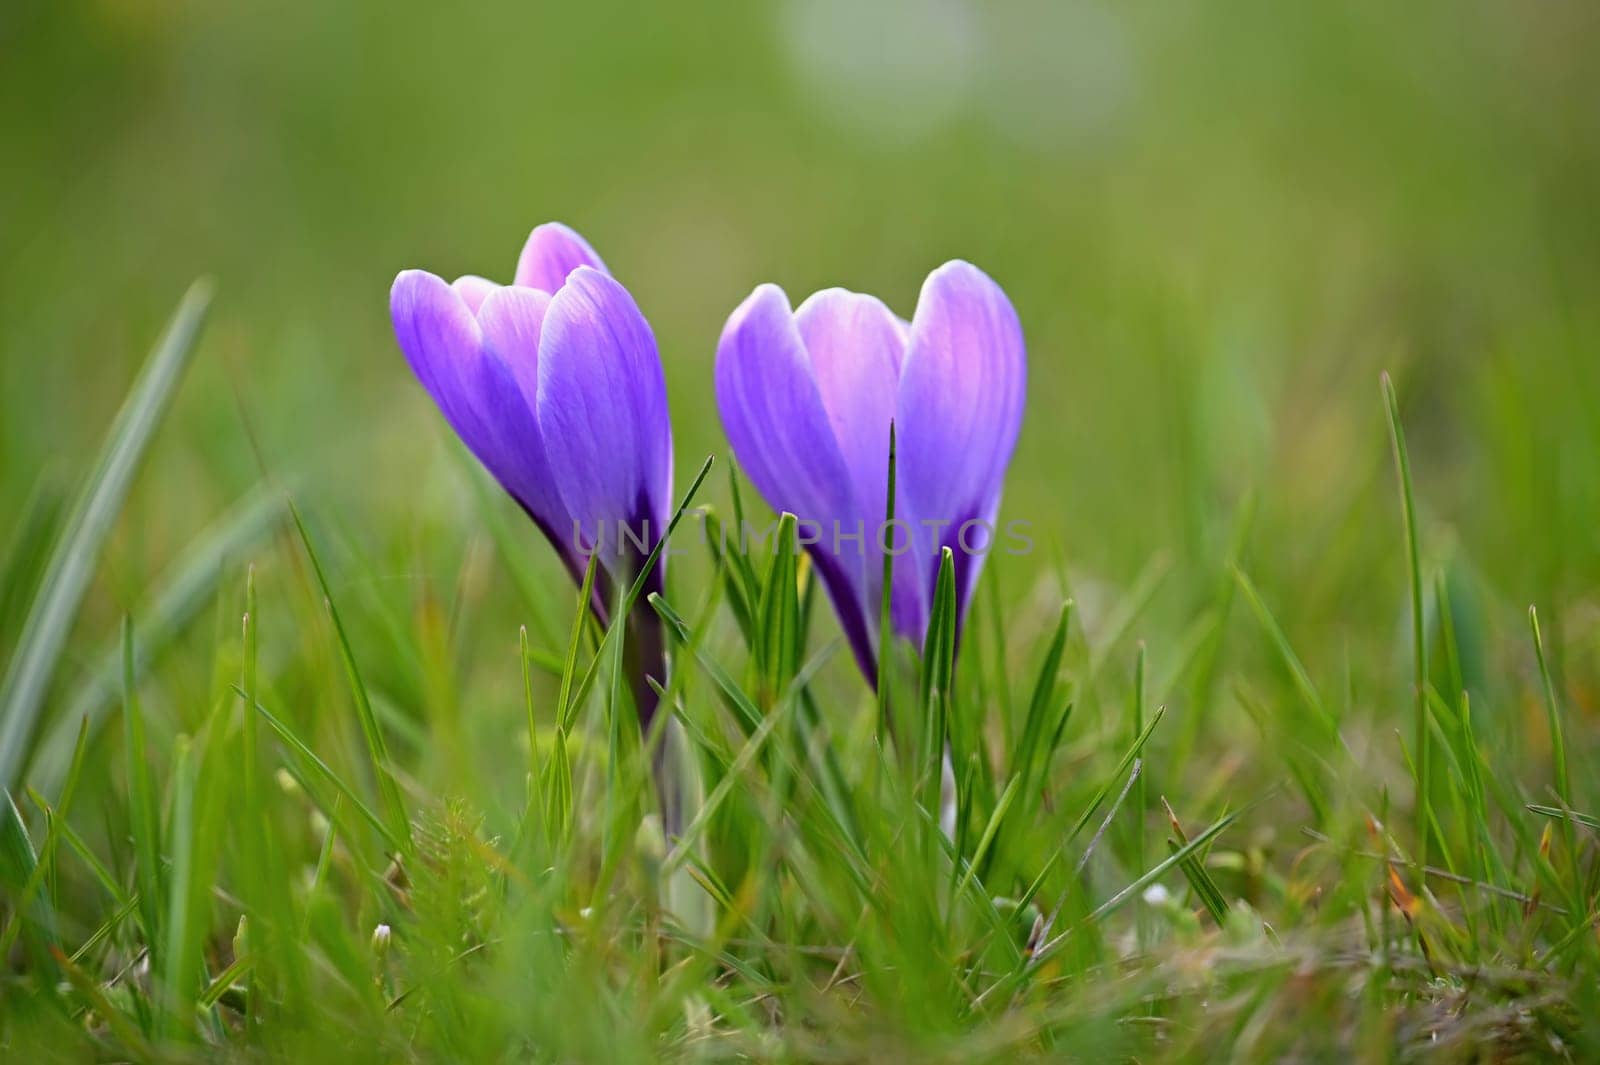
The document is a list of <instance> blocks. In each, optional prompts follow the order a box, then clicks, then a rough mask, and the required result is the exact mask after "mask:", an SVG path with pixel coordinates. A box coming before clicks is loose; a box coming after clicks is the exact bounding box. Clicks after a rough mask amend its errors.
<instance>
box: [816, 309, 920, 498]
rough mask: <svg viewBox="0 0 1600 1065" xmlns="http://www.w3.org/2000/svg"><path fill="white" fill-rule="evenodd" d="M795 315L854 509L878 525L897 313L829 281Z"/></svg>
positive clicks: (898, 353) (901, 349) (900, 346)
mask: <svg viewBox="0 0 1600 1065" xmlns="http://www.w3.org/2000/svg"><path fill="white" fill-rule="evenodd" d="M794 322H795V326H796V328H797V329H798V330H799V332H800V339H801V340H802V341H803V342H804V343H805V347H806V353H807V354H808V355H809V356H810V358H811V369H812V373H813V374H814V375H815V377H816V381H817V390H818V392H819V393H820V394H821V396H822V405H823V407H824V409H826V411H827V413H828V424H829V426H830V427H831V428H832V431H833V438H834V440H835V441H836V442H837V443H838V445H839V454H840V456H841V457H842V458H843V459H844V464H845V468H846V469H847V470H848V471H849V476H850V487H851V491H852V492H853V494H854V496H855V510H856V513H857V514H858V515H859V516H860V517H862V518H865V519H866V520H867V521H868V522H869V523H871V524H872V525H876V524H877V523H879V522H881V521H883V513H884V502H885V500H884V491H885V489H886V488H887V486H888V473H889V423H890V422H891V421H893V420H894V415H895V397H896V391H897V389H898V386H899V383H900V363H901V360H902V359H903V358H904V356H905V342H904V340H903V339H902V337H901V335H900V331H899V329H898V328H897V326H896V324H895V317H894V315H893V314H892V313H890V311H889V308H887V307H885V306H884V305H883V304H882V302H880V301H879V300H877V299H875V298H874V297H872V296H863V295H860V294H858V293H854V292H847V291H845V290H844V289H839V288H831V289H826V290H824V291H822V292H818V293H817V294H815V295H814V296H812V297H811V298H809V299H807V300H806V301H805V302H804V303H802V304H801V305H800V308H799V309H798V310H797V311H795V315H794Z"/></svg>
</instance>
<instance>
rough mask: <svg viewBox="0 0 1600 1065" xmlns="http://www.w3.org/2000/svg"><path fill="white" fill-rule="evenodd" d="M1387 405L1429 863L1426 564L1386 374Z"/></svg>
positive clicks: (1421, 852) (1423, 852)
mask: <svg viewBox="0 0 1600 1065" xmlns="http://www.w3.org/2000/svg"><path fill="white" fill-rule="evenodd" d="M1382 382H1383V401H1384V409H1385V411H1386V412H1387V413H1388V415H1389V442H1390V443H1391V444H1392V445H1393V446H1394V468H1395V474H1396V476H1398V477H1399V479H1400V510H1401V516H1402V518H1403V519H1404V522H1405V535H1406V567H1407V570H1408V572H1409V575H1410V578H1411V667H1412V671H1413V676H1412V687H1413V691H1412V698H1413V701H1414V703H1415V708H1416V750H1417V771H1416V776H1417V811H1416V813H1417V862H1418V864H1420V865H1422V866H1423V867H1424V868H1426V867H1427V865H1428V843H1429V835H1430V832H1431V831H1432V829H1431V823H1432V820H1433V814H1432V811H1431V809H1430V804H1431V802H1432V794H1433V737H1432V734H1431V733H1430V732H1429V730H1428V694H1427V685H1428V644H1427V638H1426V635H1425V634H1424V631H1423V628H1424V622H1423V617H1422V564H1421V562H1420V561H1419V560H1418V554H1417V501H1416V497H1415V495H1414V494H1413V492H1412V489H1411V458H1410V456H1409V455H1408V454H1407V452H1406V434H1405V430H1404V429H1403V428H1402V427H1401V425H1400V400H1399V399H1398V398H1397V397H1396V396H1395V391H1394V381H1393V380H1391V379H1390V377H1389V375H1388V373H1384V374H1383V378H1382Z"/></svg>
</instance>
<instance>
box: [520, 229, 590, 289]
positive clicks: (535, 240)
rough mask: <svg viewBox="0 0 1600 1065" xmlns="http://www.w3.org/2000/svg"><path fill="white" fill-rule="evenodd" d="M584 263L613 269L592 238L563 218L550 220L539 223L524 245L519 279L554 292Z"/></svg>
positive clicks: (523, 283) (532, 285)
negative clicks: (561, 220)
mask: <svg viewBox="0 0 1600 1065" xmlns="http://www.w3.org/2000/svg"><path fill="white" fill-rule="evenodd" d="M580 266H590V267H593V268H594V269H596V270H599V271H600V272H601V273H609V272H610V271H608V270H607V269H606V264H605V263H603V262H601V261H600V256H599V255H598V254H596V253H595V250H594V249H593V248H591V247H589V242H588V241H586V240H584V239H583V238H582V237H580V236H578V234H577V233H576V232H575V231H574V230H573V229H572V228H571V227H569V226H564V225H562V224H561V223H560V222H546V223H545V224H544V225H542V226H537V227H535V229H534V231H533V232H532V233H530V234H528V242H527V243H526V244H524V245H523V246H522V255H521V256H519V257H518V259H517V275H516V283H517V284H518V285H521V286H523V287H525V288H536V289H540V290H542V291H544V292H550V293H554V292H556V291H557V290H558V289H560V288H561V286H562V285H564V284H566V282H567V277H568V275H570V274H571V273H572V271H574V270H576V269H577V268H578V267H580Z"/></svg>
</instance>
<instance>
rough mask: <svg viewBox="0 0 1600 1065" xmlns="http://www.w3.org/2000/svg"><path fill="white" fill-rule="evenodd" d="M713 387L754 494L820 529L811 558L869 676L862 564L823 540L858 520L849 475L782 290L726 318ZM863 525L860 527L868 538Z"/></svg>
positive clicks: (763, 293)
mask: <svg viewBox="0 0 1600 1065" xmlns="http://www.w3.org/2000/svg"><path fill="white" fill-rule="evenodd" d="M716 389H717V408H718V410H719V411H721V413H722V424H723V427H724V428H725V429H726V430H727V433H728V440H729V442H730V443H731V444H732V445H733V452H734V455H735V456H736V457H737V458H738V460H739V464H740V466H742V467H743V468H744V471H745V473H746V475H747V476H748V477H749V478H750V480H751V482H752V483H753V484H754V485H755V486H756V490H757V491H759V492H760V493H761V495H762V497H763V498H764V499H766V501H767V503H768V504H769V505H770V506H771V507H772V508H773V509H774V510H779V511H789V512H790V513H792V514H794V515H795V516H796V517H799V518H804V519H806V520H808V521H814V522H817V523H818V524H819V525H820V526H821V528H822V529H823V530H824V537H825V539H826V540H827V542H826V543H825V544H818V545H816V546H815V547H813V548H812V549H811V555H812V558H813V560H814V561H815V562H816V564H817V567H818V570H819V572H820V573H821V574H822V578H823V581H824V583H825V585H826V586H827V588H828V593H829V595H830V596H831V597H832V599H833V603H834V609H835V610H836V611H837V612H838V614H839V618H840V621H841V623H842V625H843V627H844V630H845V633H846V635H847V636H848V637H849V639H850V643H851V646H852V648H853V649H854V650H855V653H856V657H857V659H858V660H859V661H860V662H861V666H862V669H863V670H864V671H865V672H866V673H867V674H868V675H869V676H871V675H872V664H873V654H872V644H871V635H870V630H869V628H868V626H867V624H866V618H867V617H868V616H869V615H868V614H867V612H866V601H865V600H866V580H865V570H866V560H865V559H864V558H863V557H862V556H861V554H859V553H857V551H856V550H854V548H853V546H852V545H850V544H846V545H844V549H843V550H841V551H838V552H836V551H834V550H833V543H832V531H833V529H834V528H835V523H838V524H839V526H840V527H841V529H842V531H843V532H846V533H848V532H852V531H854V519H855V518H856V517H857V515H858V513H859V511H858V508H857V507H856V504H855V500H854V494H853V492H852V490H851V487H850V485H851V481H850V471H849V468H848V467H847V466H846V464H845V459H844V456H843V455H842V454H841V453H840V449H839V445H838V442H837V441H836V440H835V438H834V433H833V428H832V426H831V424H830V422H829V417H828V410H827V408H826V407H825V406H824V404H823V398H822V392H821V390H820V389H819V387H818V383H817V377H816V375H815V373H814V372H813V370H812V363H811V356H810V355H809V354H808V353H807V351H806V347H805V344H804V342H803V341H802V340H801V336H800V330H799V328H798V327H797V326H796V324H795V318H794V315H793V314H792V313H791V312H790V309H789V299H788V297H787V296H785V295H784V292H783V290H782V289H781V288H778V287H777V286H776V285H762V286H760V287H759V288H757V289H756V290H755V291H754V292H752V293H751V294H750V296H749V297H748V298H747V299H746V300H745V301H744V302H743V303H741V304H740V305H739V307H738V309H736V310H735V311H734V312H733V314H732V315H731V316H730V317H729V318H728V324H727V325H726V326H725V327H723V330H722V339H721V341H720V342H719V343H718V345H717V367H716ZM886 428H887V427H886ZM880 498H881V496H880ZM880 511H881V504H880ZM872 528H873V526H869V527H868V528H867V530H866V532H867V535H868V536H869V537H870V535H871V533H872Z"/></svg>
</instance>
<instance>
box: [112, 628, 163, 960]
mask: <svg viewBox="0 0 1600 1065" xmlns="http://www.w3.org/2000/svg"><path fill="white" fill-rule="evenodd" d="M133 663H134V649H133V622H132V621H130V620H128V619H124V620H123V622H122V683H123V707H122V729H123V748H124V755H125V757H126V758H127V774H128V831H129V834H130V835H131V836H132V837H133V855H134V886H135V887H136V889H137V890H138V894H139V900H140V901H139V906H140V918H141V920H142V921H143V923H144V934H145V942H146V943H147V944H149V945H150V946H151V948H152V955H154V954H156V953H158V952H157V951H156V950H155V949H154V948H155V944H156V943H158V942H160V934H161V920H162V913H161V903H162V900H163V899H164V898H165V897H166V896H165V892H164V891H163V890H162V885H163V882H164V878H163V876H162V869H161V812H160V804H159V799H158V798H157V796H156V791H155V784H154V782H153V781H152V779H151V776H150V752H149V749H148V745H147V743H146V740H145V728H144V711H143V710H142V709H141V708H140V706H139V693H138V689H137V688H136V687H135V684H134V673H133ZM152 961H154V957H152Z"/></svg>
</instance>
